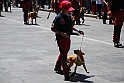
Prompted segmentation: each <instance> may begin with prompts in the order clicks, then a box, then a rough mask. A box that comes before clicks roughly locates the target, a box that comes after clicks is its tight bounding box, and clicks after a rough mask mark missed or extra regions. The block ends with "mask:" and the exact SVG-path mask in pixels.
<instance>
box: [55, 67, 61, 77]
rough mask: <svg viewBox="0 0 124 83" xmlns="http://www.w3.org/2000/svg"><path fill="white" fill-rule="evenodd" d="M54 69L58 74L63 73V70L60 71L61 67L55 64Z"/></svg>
mask: <svg viewBox="0 0 124 83" xmlns="http://www.w3.org/2000/svg"><path fill="white" fill-rule="evenodd" d="M54 71H56V73H58V74H62V75H63V71H62V69H61V67H58V66H55V68H54Z"/></svg>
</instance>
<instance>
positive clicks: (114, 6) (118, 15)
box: [107, 0, 124, 48]
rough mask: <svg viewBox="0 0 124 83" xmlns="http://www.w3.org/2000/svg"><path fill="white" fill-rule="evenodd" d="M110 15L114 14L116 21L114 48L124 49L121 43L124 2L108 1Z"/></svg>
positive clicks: (122, 0) (119, 0) (121, 0)
mask: <svg viewBox="0 0 124 83" xmlns="http://www.w3.org/2000/svg"><path fill="white" fill-rule="evenodd" d="M107 6H108V10H109V12H108V14H112V18H113V21H114V31H113V42H114V47H117V48H120V47H123V46H122V44H121V43H120V34H121V29H122V26H123V22H124V0H108V3H107Z"/></svg>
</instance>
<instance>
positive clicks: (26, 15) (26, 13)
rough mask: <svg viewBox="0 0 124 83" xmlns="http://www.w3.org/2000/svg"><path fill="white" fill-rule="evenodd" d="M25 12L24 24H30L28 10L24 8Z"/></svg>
mask: <svg viewBox="0 0 124 83" xmlns="http://www.w3.org/2000/svg"><path fill="white" fill-rule="evenodd" d="M23 12H24V15H23V16H24V24H28V23H27V18H28V11H27V10H24V11H23Z"/></svg>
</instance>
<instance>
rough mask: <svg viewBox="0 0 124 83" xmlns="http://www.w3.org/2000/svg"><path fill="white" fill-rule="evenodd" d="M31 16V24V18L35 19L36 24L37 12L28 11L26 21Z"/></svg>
mask: <svg viewBox="0 0 124 83" xmlns="http://www.w3.org/2000/svg"><path fill="white" fill-rule="evenodd" d="M30 18H31V23H32V24H33V19H35V24H37V21H36V18H37V12H35V11H34V12H29V13H28V23H29V19H30Z"/></svg>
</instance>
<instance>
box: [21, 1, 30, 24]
mask: <svg viewBox="0 0 124 83" xmlns="http://www.w3.org/2000/svg"><path fill="white" fill-rule="evenodd" d="M21 5H22V6H21V7H22V10H23V12H24V14H23V17H24V24H28V22H27V20H28V12H29V11H30V8H31V6H32V1H31V0H21Z"/></svg>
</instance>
